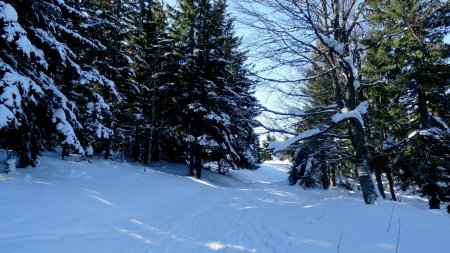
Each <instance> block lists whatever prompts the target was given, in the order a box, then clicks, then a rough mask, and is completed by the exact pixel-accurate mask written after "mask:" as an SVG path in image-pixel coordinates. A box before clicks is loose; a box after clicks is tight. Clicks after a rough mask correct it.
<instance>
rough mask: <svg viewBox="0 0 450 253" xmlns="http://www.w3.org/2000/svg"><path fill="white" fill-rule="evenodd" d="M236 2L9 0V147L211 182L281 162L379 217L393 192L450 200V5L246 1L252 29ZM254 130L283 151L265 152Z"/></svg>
mask: <svg viewBox="0 0 450 253" xmlns="http://www.w3.org/2000/svg"><path fill="white" fill-rule="evenodd" d="M228 5H231V4H230V3H228V2H227V1H226V0H177V3H176V5H174V6H173V5H168V4H166V3H164V1H158V0H13V1H12V0H0V149H2V150H6V152H8V154H9V155H11V156H14V157H17V159H18V160H17V167H20V168H25V167H27V166H31V167H36V166H38V165H39V156H40V155H41V154H42V153H43V152H44V151H54V150H61V157H62V158H63V159H64V158H67V157H68V156H69V155H70V154H73V153H75V154H78V155H80V156H81V157H83V159H86V160H89V159H91V157H92V156H102V157H103V158H104V159H114V160H120V161H125V160H128V161H134V162H137V163H142V164H144V165H148V164H151V163H152V162H155V161H160V160H164V161H168V162H174V163H186V164H188V165H189V172H188V174H189V175H190V176H196V177H198V178H201V175H202V169H203V167H205V163H206V162H212V161H213V162H215V163H216V164H217V171H218V173H220V174H226V173H227V172H229V171H230V170H238V169H250V170H254V169H257V168H258V164H259V163H260V162H261V161H262V160H263V159H266V158H270V157H271V154H272V152H276V153H278V154H280V153H281V154H283V156H285V157H289V159H291V161H292V166H291V171H290V174H289V175H286V177H288V176H289V182H290V184H292V185H297V184H300V185H302V186H303V187H305V188H321V187H322V188H324V189H327V188H329V187H330V185H331V186H333V187H334V186H341V187H345V188H349V189H353V186H352V184H351V183H350V181H351V182H357V183H358V185H359V188H360V190H361V191H362V195H363V198H364V202H365V203H366V204H370V205H373V204H374V203H375V201H376V200H377V197H378V195H380V196H381V197H382V198H388V196H386V194H385V189H384V187H385V184H384V183H383V181H384V180H386V181H387V182H388V188H389V192H390V193H391V196H390V198H391V199H392V200H396V192H398V191H403V192H412V193H414V192H420V193H421V194H424V195H427V196H429V197H430V206H429V207H430V208H439V203H440V201H444V202H446V201H449V200H450V128H449V126H448V122H450V44H449V40H448V37H449V32H450V2H448V1H441V0H379V1H375V0H259V1H256V0H241V1H237V0H236V1H234V2H233V6H234V8H235V9H236V10H235V11H234V12H237V13H238V15H239V18H236V17H235V16H234V15H231V14H230V13H231V12H230V11H229V10H228V8H227V7H228ZM234 12H233V13H234ZM237 22H239V23H240V25H244V26H246V27H249V28H251V29H252V30H254V31H255V33H256V36H254V37H252V40H251V45H243V42H242V38H241V37H240V36H237V35H236V28H235V25H236V23H237ZM260 63H261V64H262V63H264V64H263V65H264V66H260ZM263 86H264V87H269V88H270V89H272V90H273V91H274V92H276V93H277V94H281V95H280V97H281V98H282V101H280V102H279V103H278V105H279V106H278V107H277V108H273V107H269V106H266V105H264V104H263V103H261V102H260V101H258V100H257V98H256V97H255V90H256V89H258V87H263ZM260 115H263V116H260ZM255 128H260V129H264V131H265V133H266V134H267V133H272V134H273V133H277V134H278V135H279V136H281V137H278V139H280V140H279V141H273V140H271V143H270V144H269V143H266V144H267V145H263V146H262V147H260V143H259V142H260V139H261V138H260V137H259V136H258V134H256V132H255ZM269 139H273V138H272V137H271V138H269ZM281 139H282V140H281ZM6 164H7V165H6V170H8V166H12V165H11V163H8V161H7V162H6ZM14 166H15V165H14ZM373 177H374V178H375V180H373Z"/></svg>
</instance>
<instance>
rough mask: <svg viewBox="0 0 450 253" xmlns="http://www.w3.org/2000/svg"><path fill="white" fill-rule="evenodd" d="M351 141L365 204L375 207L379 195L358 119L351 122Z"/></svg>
mask: <svg viewBox="0 0 450 253" xmlns="http://www.w3.org/2000/svg"><path fill="white" fill-rule="evenodd" d="M349 130H350V139H351V142H352V145H353V148H354V149H355V158H356V161H357V164H356V168H357V171H358V175H359V182H360V184H361V190H362V193H363V198H364V202H365V203H366V204H369V205H373V204H374V203H375V200H376V199H377V197H378V195H377V193H376V192H375V186H374V184H373V180H372V174H371V172H370V168H369V164H368V163H367V152H366V143H365V140H364V129H363V127H362V126H361V124H360V123H359V121H358V120H357V119H350V120H349Z"/></svg>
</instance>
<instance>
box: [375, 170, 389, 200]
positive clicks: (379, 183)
mask: <svg viewBox="0 0 450 253" xmlns="http://www.w3.org/2000/svg"><path fill="white" fill-rule="evenodd" d="M374 167H375V168H373V169H374V170H375V178H376V180H377V186H378V192H379V193H380V195H381V197H382V198H383V199H385V198H386V194H384V187H383V182H382V180H381V168H380V167H379V166H377V165H375V166H374Z"/></svg>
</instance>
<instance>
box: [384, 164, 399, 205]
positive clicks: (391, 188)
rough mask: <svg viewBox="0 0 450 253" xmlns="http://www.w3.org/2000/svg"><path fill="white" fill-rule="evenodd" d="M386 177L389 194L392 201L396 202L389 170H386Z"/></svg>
mask: <svg viewBox="0 0 450 253" xmlns="http://www.w3.org/2000/svg"><path fill="white" fill-rule="evenodd" d="M386 177H387V180H388V182H389V191H390V192H391V196H392V200H394V201H397V198H396V197H395V190H394V180H393V179H392V170H391V168H387V169H386Z"/></svg>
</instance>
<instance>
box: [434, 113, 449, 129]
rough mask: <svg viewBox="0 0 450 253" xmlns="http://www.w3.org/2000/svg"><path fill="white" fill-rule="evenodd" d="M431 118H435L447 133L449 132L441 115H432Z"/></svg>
mask: <svg viewBox="0 0 450 253" xmlns="http://www.w3.org/2000/svg"><path fill="white" fill-rule="evenodd" d="M433 119H434V120H436V121H437V122H438V123H439V124H440V125H441V126H442V127H444V128H445V130H446V131H447V133H450V128H449V127H448V125H447V124H446V123H445V121H444V120H443V119H442V118H441V117H439V116H436V115H433Z"/></svg>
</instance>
